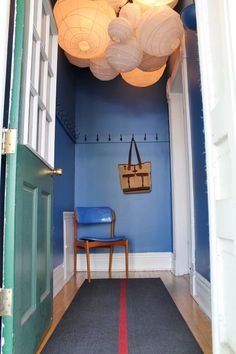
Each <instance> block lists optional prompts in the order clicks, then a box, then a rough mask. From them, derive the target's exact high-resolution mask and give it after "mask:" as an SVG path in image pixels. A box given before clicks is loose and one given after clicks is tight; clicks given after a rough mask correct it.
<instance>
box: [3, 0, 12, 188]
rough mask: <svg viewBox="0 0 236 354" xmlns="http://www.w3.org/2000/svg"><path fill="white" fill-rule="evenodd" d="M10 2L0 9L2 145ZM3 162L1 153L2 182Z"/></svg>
mask: <svg viewBox="0 0 236 354" xmlns="http://www.w3.org/2000/svg"><path fill="white" fill-rule="evenodd" d="M10 4H11V0H5V1H3V3H2V4H1V11H0V33H1V41H0V53H1V56H0V77H1V80H0V147H1V146H2V128H3V113H4V99H5V80H6V67H7V46H8V30H9V18H10ZM1 162H2V154H1V155H0V184H1Z"/></svg>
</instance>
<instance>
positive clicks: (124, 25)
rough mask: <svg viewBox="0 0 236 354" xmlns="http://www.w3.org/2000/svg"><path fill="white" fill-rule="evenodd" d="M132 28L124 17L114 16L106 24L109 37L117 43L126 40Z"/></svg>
mask: <svg viewBox="0 0 236 354" xmlns="http://www.w3.org/2000/svg"><path fill="white" fill-rule="evenodd" d="M132 32H133V31H132V28H131V26H130V23H129V22H128V21H127V20H126V19H125V18H120V17H118V18H115V19H114V20H112V21H111V22H110V24H109V26H108V34H109V36H110V38H111V39H112V40H113V41H114V42H117V43H120V42H126V41H127V40H128V39H129V38H130V37H131V36H132Z"/></svg>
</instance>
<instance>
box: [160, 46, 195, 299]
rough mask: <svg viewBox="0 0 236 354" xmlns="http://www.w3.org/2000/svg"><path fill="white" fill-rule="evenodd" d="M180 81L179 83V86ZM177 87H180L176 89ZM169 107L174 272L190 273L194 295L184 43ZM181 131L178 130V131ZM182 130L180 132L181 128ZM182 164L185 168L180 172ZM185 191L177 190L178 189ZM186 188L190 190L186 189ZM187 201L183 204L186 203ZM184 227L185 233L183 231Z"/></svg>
mask: <svg viewBox="0 0 236 354" xmlns="http://www.w3.org/2000/svg"><path fill="white" fill-rule="evenodd" d="M177 80H179V82H177ZM176 86H178V87H176ZM166 91H167V99H168V106H169V124H170V145H171V146H170V147H171V149H170V150H171V170H172V173H171V183H172V218H173V268H172V271H173V273H174V274H175V275H184V274H189V273H190V292H191V294H192V295H193V296H194V295H195V276H194V274H195V228H194V193H193V174H192V150H191V121H190V108H189V96H188V75H187V58H186V49H185V40H184V39H183V41H182V43H181V47H180V50H179V51H178V52H176V53H175V56H173V57H172V58H171V76H170V78H169V79H168V82H167V87H166ZM176 112H178V113H179V114H177V115H176ZM176 127H178V129H175V128H176ZM180 127H181V130H179V128H180ZM179 161H182V167H183V168H179ZM177 185H178V186H179V185H180V186H181V187H182V188H180V190H179V188H176V186H177ZM186 187H187V188H186ZM183 200H184V203H183ZM183 223H185V229H184V231H183V227H182V225H183Z"/></svg>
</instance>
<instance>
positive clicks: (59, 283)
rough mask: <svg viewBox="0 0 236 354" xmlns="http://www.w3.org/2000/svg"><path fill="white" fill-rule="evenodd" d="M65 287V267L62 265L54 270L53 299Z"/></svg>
mask: <svg viewBox="0 0 236 354" xmlns="http://www.w3.org/2000/svg"><path fill="white" fill-rule="evenodd" d="M64 285H65V279H64V265H63V264H60V265H59V266H58V267H56V268H54V269H53V297H55V296H56V295H57V294H58V293H59V291H61V289H62V288H63V286H64Z"/></svg>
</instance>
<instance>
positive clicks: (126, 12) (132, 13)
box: [119, 3, 142, 29]
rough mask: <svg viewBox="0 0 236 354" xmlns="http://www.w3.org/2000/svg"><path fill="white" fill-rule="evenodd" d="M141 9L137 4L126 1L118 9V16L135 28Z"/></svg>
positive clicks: (139, 18)
mask: <svg viewBox="0 0 236 354" xmlns="http://www.w3.org/2000/svg"><path fill="white" fill-rule="evenodd" d="M141 16H142V13H141V10H140V8H139V6H137V5H135V4H131V3H128V4H126V5H125V6H123V7H122V8H121V10H120V13H119V17H120V18H125V19H126V20H127V21H129V23H130V24H131V26H132V28H133V29H135V28H136V27H137V26H138V23H139V21H140V20H141Z"/></svg>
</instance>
